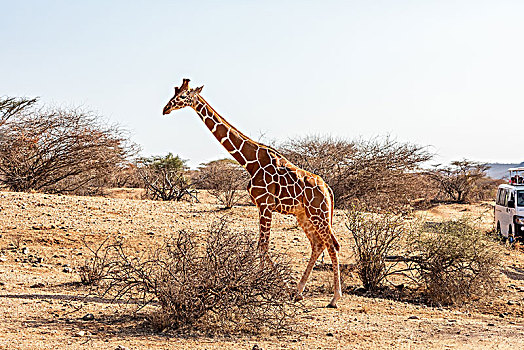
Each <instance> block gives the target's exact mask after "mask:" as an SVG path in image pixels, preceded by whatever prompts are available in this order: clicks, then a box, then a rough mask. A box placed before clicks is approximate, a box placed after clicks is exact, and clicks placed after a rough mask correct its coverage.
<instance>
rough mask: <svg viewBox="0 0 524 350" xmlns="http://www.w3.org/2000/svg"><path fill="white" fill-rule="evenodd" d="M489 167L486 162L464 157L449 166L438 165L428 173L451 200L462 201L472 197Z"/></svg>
mask: <svg viewBox="0 0 524 350" xmlns="http://www.w3.org/2000/svg"><path fill="white" fill-rule="evenodd" d="M489 168H490V167H489V165H487V164H486V163H478V162H474V161H471V160H467V159H463V160H456V161H453V162H451V164H450V165H448V166H441V165H440V164H439V165H436V166H435V167H434V170H433V171H431V172H429V173H428V174H429V176H430V177H431V178H432V179H433V180H434V181H435V182H436V183H437V185H438V188H439V189H440V190H441V191H442V192H444V194H445V195H446V196H447V197H448V198H449V199H450V200H452V201H454V202H459V203H460V202H465V201H467V200H469V199H470V197H471V195H472V193H473V192H474V191H475V190H476V189H477V187H478V186H479V185H480V184H481V181H482V180H483V179H484V178H485V177H486V171H487V170H488V169H489Z"/></svg>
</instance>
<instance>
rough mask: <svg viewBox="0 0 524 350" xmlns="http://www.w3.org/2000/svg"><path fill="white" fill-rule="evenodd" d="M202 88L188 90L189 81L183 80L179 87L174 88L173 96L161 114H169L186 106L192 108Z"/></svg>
mask: <svg viewBox="0 0 524 350" xmlns="http://www.w3.org/2000/svg"><path fill="white" fill-rule="evenodd" d="M202 88H203V86H201V87H198V88H195V89H191V88H189V79H184V80H183V82H182V85H181V86H180V87H175V96H173V97H172V98H171V99H170V100H169V102H168V103H167V105H166V106H165V107H164V112H163V113H162V114H169V113H171V111H174V110H177V109H180V108H184V107H188V106H189V107H193V106H194V105H195V104H196V102H197V97H198V94H199V93H200V92H201V91H202Z"/></svg>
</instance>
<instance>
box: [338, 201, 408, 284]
mask: <svg viewBox="0 0 524 350" xmlns="http://www.w3.org/2000/svg"><path fill="white" fill-rule="evenodd" d="M346 227H347V228H348V230H349V231H350V232H351V235H352V237H353V241H354V242H355V245H354V247H353V249H354V253H355V256H356V259H357V266H356V267H357V273H358V275H359V277H360V280H361V281H362V284H363V285H364V288H365V289H366V290H368V291H376V290H377V289H379V288H380V287H381V286H382V285H383V283H384V282H385V281H386V279H387V278H388V277H389V276H390V275H392V274H395V273H398V272H399V269H398V261H395V262H388V261H387V260H388V257H389V256H391V255H392V254H398V252H399V251H400V249H401V242H402V239H403V238H404V237H405V235H406V228H407V225H406V223H405V218H404V216H403V215H402V214H395V213H393V212H382V213H372V212H370V211H369V209H368V208H366V207H364V206H363V205H359V204H356V203H355V204H353V205H352V206H351V208H350V210H348V211H347V221H346Z"/></svg>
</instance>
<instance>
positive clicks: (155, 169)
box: [138, 153, 196, 201]
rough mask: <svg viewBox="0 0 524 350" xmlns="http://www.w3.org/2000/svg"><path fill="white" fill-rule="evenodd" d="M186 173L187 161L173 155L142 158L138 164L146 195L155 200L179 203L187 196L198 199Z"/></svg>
mask: <svg viewBox="0 0 524 350" xmlns="http://www.w3.org/2000/svg"><path fill="white" fill-rule="evenodd" d="M186 171H187V165H186V160H183V159H182V158H180V157H179V156H178V155H177V156H173V154H172V153H169V154H168V155H167V156H153V157H149V158H141V159H140V160H139V162H138V174H139V175H140V177H141V178H142V181H143V183H144V188H145V189H146V195H147V196H148V197H149V198H151V199H154V200H163V201H172V200H176V201H179V200H181V199H183V198H184V197H186V196H192V197H194V198H196V197H195V196H194V194H195V193H194V191H193V189H192V185H191V181H190V179H189V177H188V176H187V174H186Z"/></svg>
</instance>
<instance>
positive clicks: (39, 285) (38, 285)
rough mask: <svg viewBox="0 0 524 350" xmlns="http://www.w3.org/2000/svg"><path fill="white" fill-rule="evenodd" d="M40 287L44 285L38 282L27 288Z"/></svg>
mask: <svg viewBox="0 0 524 350" xmlns="http://www.w3.org/2000/svg"><path fill="white" fill-rule="evenodd" d="M42 287H45V284H43V283H42V282H38V283H35V284H33V285H31V286H30V287H29V288H42Z"/></svg>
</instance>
